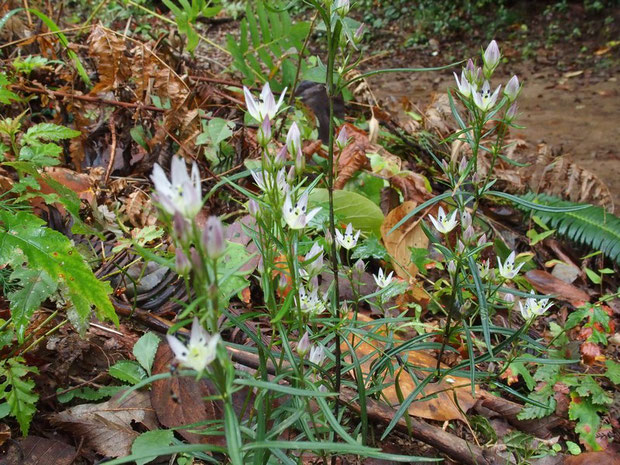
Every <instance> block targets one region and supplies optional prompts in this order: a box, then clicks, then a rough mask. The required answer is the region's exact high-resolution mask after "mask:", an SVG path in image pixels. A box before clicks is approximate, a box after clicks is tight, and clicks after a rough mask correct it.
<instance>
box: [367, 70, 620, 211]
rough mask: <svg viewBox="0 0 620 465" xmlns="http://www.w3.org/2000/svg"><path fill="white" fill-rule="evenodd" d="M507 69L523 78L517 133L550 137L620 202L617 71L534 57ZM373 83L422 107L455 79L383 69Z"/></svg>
mask: <svg viewBox="0 0 620 465" xmlns="http://www.w3.org/2000/svg"><path fill="white" fill-rule="evenodd" d="M409 66H413V67H415V66H416V65H415V64H409ZM504 69H511V70H514V72H515V73H516V74H517V75H518V76H519V78H520V79H521V80H522V81H523V83H524V87H523V91H522V93H521V95H520V97H519V110H520V118H519V120H518V121H517V123H518V124H519V125H521V126H524V128H523V129H520V130H517V131H516V135H518V136H519V137H520V138H522V139H524V140H526V141H528V142H530V143H532V144H537V143H539V142H546V143H547V144H549V145H550V146H551V147H552V149H553V150H554V153H557V154H563V155H565V156H568V157H570V158H571V159H572V160H574V161H575V162H577V163H578V164H579V165H580V166H582V167H583V168H585V169H587V170H589V171H592V172H593V173H594V174H595V175H597V176H599V177H600V178H601V179H602V180H603V181H604V182H605V183H606V184H607V185H608V186H609V188H610V190H611V192H612V195H613V197H614V203H615V205H616V206H618V205H620V151H619V150H618V145H617V141H618V137H619V136H620V129H619V123H620V93H619V92H618V78H617V74H614V75H609V76H593V75H592V74H591V73H586V72H582V73H581V74H579V75H577V76H573V75H572V74H571V73H572V72H568V73H563V72H559V71H558V70H557V69H556V68H555V67H553V66H549V65H547V66H544V67H536V66H533V64H532V63H531V62H522V63H518V64H516V65H514V66H511V65H510V64H507V65H504ZM573 74H574V73H573ZM571 76H573V77H571ZM509 78H510V76H509V75H502V74H498V75H497V78H496V79H495V81H496V82H494V86H495V85H497V84H499V83H502V84H505V83H506V82H507V80H508V79H509ZM370 83H371V87H372V88H373V90H374V91H375V93H376V95H377V97H379V98H380V99H395V100H399V99H400V98H401V97H403V96H405V97H407V98H408V99H409V100H410V101H411V102H412V103H414V104H417V105H419V106H420V107H422V108H423V107H424V106H425V104H426V103H428V102H429V101H430V99H431V98H432V94H433V92H445V91H446V90H447V88H448V87H449V86H451V87H454V85H455V83H454V78H453V77H452V75H451V74H449V73H448V72H446V71H441V72H439V71H438V72H428V73H415V74H400V73H399V74H396V75H395V74H393V75H383V76H379V77H374V78H372V79H371V81H370ZM616 211H617V208H616Z"/></svg>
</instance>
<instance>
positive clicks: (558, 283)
mask: <svg viewBox="0 0 620 465" xmlns="http://www.w3.org/2000/svg"><path fill="white" fill-rule="evenodd" d="M525 279H527V281H528V282H529V283H530V284H531V285H532V286H534V289H536V290H537V291H538V292H540V293H541V294H552V295H555V296H557V298H558V299H560V300H564V301H566V302H570V303H571V305H573V306H575V307H579V306H581V305H583V304H584V303H585V302H589V301H590V296H589V295H588V294H587V293H586V292H584V291H582V290H581V289H579V288H577V287H575V286H573V285H572V284H569V283H567V282H564V281H562V280H561V279H559V278H556V277H555V276H553V275H552V274H550V273H548V272H546V271H544V270H532V271H528V272H527V273H525Z"/></svg>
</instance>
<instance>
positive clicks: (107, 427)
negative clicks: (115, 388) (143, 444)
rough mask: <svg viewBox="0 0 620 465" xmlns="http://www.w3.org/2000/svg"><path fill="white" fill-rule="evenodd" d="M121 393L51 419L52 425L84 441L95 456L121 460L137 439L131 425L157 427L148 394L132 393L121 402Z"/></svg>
mask: <svg viewBox="0 0 620 465" xmlns="http://www.w3.org/2000/svg"><path fill="white" fill-rule="evenodd" d="M122 395H123V392H120V393H119V394H117V395H116V396H114V397H113V398H112V399H110V400H109V401H107V402H102V403H100V404H82V405H76V406H75V407H71V408H69V409H67V410H65V411H63V412H60V413H56V414H53V415H51V416H50V420H51V421H52V423H54V424H56V425H59V426H60V427H61V428H63V429H66V430H68V431H71V432H72V433H74V434H76V436H81V437H83V438H84V440H85V441H86V443H87V444H89V445H90V446H91V447H92V448H93V449H94V450H96V451H97V453H99V454H101V455H104V456H106V457H120V456H123V455H129V454H130V453H131V445H132V444H133V441H134V440H135V439H136V438H137V437H138V432H137V431H134V429H133V427H132V424H134V423H141V424H142V425H144V426H145V427H146V428H148V429H156V428H157V426H158V424H157V420H156V418H155V412H154V411H153V408H152V407H151V401H150V399H149V395H148V394H147V393H146V392H143V391H132V392H130V393H129V394H127V396H126V397H125V398H124V399H122V400H120V398H121V396H122Z"/></svg>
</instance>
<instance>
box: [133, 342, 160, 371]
mask: <svg viewBox="0 0 620 465" xmlns="http://www.w3.org/2000/svg"><path fill="white" fill-rule="evenodd" d="M159 342H160V339H159V337H158V336H157V335H156V334H155V333H146V334H144V335H142V337H141V338H140V339H138V341H137V342H136V343H135V345H134V346H133V355H134V356H135V357H136V360H137V361H138V363H139V364H140V365H141V366H142V368H144V369H145V370H146V372H147V373H148V375H149V376H151V367H152V366H153V361H154V360H155V354H156V353H157V347H158V346H159Z"/></svg>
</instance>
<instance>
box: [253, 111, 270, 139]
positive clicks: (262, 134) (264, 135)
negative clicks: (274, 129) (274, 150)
mask: <svg viewBox="0 0 620 465" xmlns="http://www.w3.org/2000/svg"><path fill="white" fill-rule="evenodd" d="M256 140H257V141H258V143H259V144H260V145H262V146H263V147H266V146H267V144H268V143H269V141H270V140H271V121H270V120H269V116H265V119H264V120H263V123H262V124H261V125H260V127H259V128H258V132H257V133H256Z"/></svg>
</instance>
